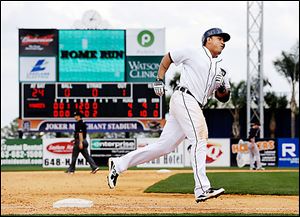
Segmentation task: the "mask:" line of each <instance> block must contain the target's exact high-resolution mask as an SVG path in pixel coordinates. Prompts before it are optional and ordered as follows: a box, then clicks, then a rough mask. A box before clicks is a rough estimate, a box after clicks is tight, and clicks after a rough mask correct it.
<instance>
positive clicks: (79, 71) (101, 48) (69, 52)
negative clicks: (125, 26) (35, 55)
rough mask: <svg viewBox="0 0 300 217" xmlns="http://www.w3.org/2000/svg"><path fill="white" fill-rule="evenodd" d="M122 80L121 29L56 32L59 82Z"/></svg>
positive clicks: (123, 44)
mask: <svg viewBox="0 0 300 217" xmlns="http://www.w3.org/2000/svg"><path fill="white" fill-rule="evenodd" d="M124 80H125V31H124V30H60V31H59V81H76V82H79V81H124Z"/></svg>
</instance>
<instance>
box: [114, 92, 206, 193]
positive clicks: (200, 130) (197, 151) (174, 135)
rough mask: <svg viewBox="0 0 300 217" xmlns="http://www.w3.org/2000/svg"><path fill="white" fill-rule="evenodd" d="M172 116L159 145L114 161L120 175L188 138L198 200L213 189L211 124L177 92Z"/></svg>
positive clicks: (190, 99) (189, 99) (194, 104)
mask: <svg viewBox="0 0 300 217" xmlns="http://www.w3.org/2000/svg"><path fill="white" fill-rule="evenodd" d="M169 114H170V116H169V117H168V119H167V121H166V124H165V126H164V128H163V131H162V133H161V135H160V138H159V139H158V141H157V142H156V143H152V144H149V145H147V146H145V147H142V148H139V149H137V150H134V151H132V152H129V153H127V154H126V155H124V156H122V157H119V158H114V159H113V161H114V163H115V166H116V170H117V172H118V173H119V174H120V173H122V172H124V171H125V170H127V169H128V168H129V167H132V166H136V165H139V164H142V163H145V162H148V161H151V160H153V159H155V158H158V157H160V156H162V155H165V154H168V153H170V152H171V151H174V150H175V148H176V147H177V146H178V145H179V144H180V143H181V142H182V141H183V140H184V139H185V138H186V137H187V139H188V140H189V142H190V144H191V145H192V147H191V163H192V167H193V172H194V180H195V189H194V194H195V197H198V196H199V195H201V194H203V193H204V191H206V190H207V189H208V188H210V182H209V180H208V178H207V176H206V166H205V162H206V145H207V138H208V132H207V125H206V121H205V117H204V116H203V112H202V110H201V108H200V106H199V105H198V103H197V101H196V99H195V98H194V97H193V96H191V95H189V94H187V93H184V92H181V91H179V90H176V91H175V92H174V93H173V95H172V97H171V100H170V112H169Z"/></svg>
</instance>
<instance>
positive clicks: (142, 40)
mask: <svg viewBox="0 0 300 217" xmlns="http://www.w3.org/2000/svg"><path fill="white" fill-rule="evenodd" d="M126 55H127V56H163V55H165V29H164V28H162V29H127V30H126Z"/></svg>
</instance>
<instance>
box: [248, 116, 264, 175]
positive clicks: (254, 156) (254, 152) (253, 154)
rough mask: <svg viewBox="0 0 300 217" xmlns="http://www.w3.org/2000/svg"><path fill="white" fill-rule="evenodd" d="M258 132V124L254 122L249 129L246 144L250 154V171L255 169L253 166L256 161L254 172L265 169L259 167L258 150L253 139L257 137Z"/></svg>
mask: <svg viewBox="0 0 300 217" xmlns="http://www.w3.org/2000/svg"><path fill="white" fill-rule="evenodd" d="M259 130H260V123H257V122H255V123H253V124H251V128H250V131H249V143H248V149H249V154H250V170H254V169H255V166H254V163H255V161H256V170H264V169H265V168H263V167H262V165H261V162H260V153H259V149H258V147H257V144H256V142H255V137H256V136H257V135H258V133H259Z"/></svg>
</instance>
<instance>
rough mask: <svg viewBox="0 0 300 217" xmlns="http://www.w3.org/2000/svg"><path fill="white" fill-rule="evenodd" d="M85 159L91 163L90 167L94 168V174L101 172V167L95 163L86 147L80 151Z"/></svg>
mask: <svg viewBox="0 0 300 217" xmlns="http://www.w3.org/2000/svg"><path fill="white" fill-rule="evenodd" d="M80 152H81V154H82V155H83V157H84V158H85V159H86V161H87V162H89V164H90V167H91V168H92V173H93V174H94V173H96V172H97V171H98V170H99V167H98V166H97V164H96V163H95V161H94V159H93V158H92V157H91V156H90V155H89V152H88V150H87V148H86V147H84V148H83V149H82V150H80Z"/></svg>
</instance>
